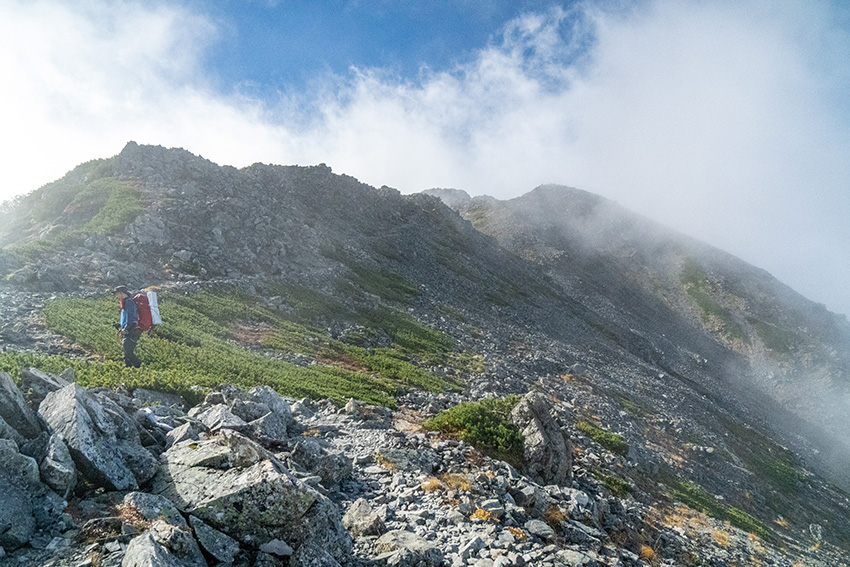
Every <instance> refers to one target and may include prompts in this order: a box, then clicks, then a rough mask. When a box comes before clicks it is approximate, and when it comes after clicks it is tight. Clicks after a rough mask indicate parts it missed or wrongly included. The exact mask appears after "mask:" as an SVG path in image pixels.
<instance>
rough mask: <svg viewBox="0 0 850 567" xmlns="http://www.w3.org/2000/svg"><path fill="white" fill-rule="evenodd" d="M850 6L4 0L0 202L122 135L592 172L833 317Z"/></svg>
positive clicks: (476, 180)
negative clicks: (774, 278) (821, 306)
mask: <svg viewBox="0 0 850 567" xmlns="http://www.w3.org/2000/svg"><path fill="white" fill-rule="evenodd" d="M848 61H850V4H848V3H846V2H840V1H836V2H827V1H821V2H812V1H810V0H786V1H783V2H774V1H772V0H637V1H633V2H629V1H626V0H610V1H595V2H594V1H577V2H565V1H533V2H518V1H504V0H498V1H492V2H478V1H471V0H457V1H455V2H447V1H442V2H428V1H424V0H423V1H418V2H417V1H390V0H386V1H379V0H375V1H363V0H357V1H349V2H346V1H336V2H318V1H313V2H307V1H294V0H293V1H286V0H279V1H274V0H265V1H261V0H256V1H251V0H238V1H237V0H219V1H215V2H213V1H200V0H183V1H170V2H165V1H156V0H153V1H152V0H74V1H71V0H4V2H2V3H0V76H2V77H3V89H0V123H2V125H3V128H0V155H2V156H3V159H4V164H3V165H4V167H3V177H2V178H0V179H2V182H0V200H3V199H6V198H9V197H12V196H14V195H16V194H21V193H25V192H28V191H32V190H34V189H36V188H37V187H39V186H40V185H42V184H44V183H46V182H49V181H51V180H53V179H56V178H58V177H60V176H61V175H63V174H64V173H65V172H66V171H68V170H69V169H71V168H73V167H74V166H75V165H77V164H79V163H81V162H83V161H87V160H90V159H93V158H98V157H109V156H111V155H114V154H116V153H117V152H119V151H120V150H121V148H122V147H123V145H124V144H125V143H126V142H127V141H129V140H134V141H136V142H139V143H149V144H160V145H163V146H177V147H184V148H186V149H188V150H190V151H192V152H194V153H196V154H200V155H203V156H204V157H207V158H209V159H211V160H213V161H215V162H217V163H220V164H229V165H235V166H245V165H249V164H251V163H254V162H257V161H261V162H266V163H279V164H314V163H322V162H323V163H327V164H328V165H330V166H331V167H332V168H333V169H334V171H336V172H338V173H346V174H349V175H353V176H355V177H357V178H359V179H360V180H362V181H364V182H366V183H369V184H372V185H375V186H381V185H389V186H393V187H396V188H398V189H399V190H401V191H402V192H406V193H407V192H414V191H420V190H423V189H427V188H431V187H456V188H461V189H465V190H467V191H468V192H470V193H472V194H491V195H494V196H496V197H499V198H510V197H515V196H518V195H521V194H523V193H525V192H527V191H529V190H531V189H533V188H534V187H535V186H537V185H539V184H541V183H560V184H564V185H570V186H574V187H579V188H581V189H586V190H589V191H593V192H595V193H598V194H601V195H603V196H605V197H608V198H610V199H613V200H615V201H617V202H619V203H621V204H622V205H624V206H626V207H628V208H631V209H633V210H635V211H637V212H640V213H642V214H644V215H646V216H648V217H650V218H653V219H655V220H658V221H660V222H662V223H664V224H667V225H669V226H671V227H673V228H676V229H678V230H681V231H683V232H685V233H688V234H690V235H692V236H695V237H697V238H700V239H702V240H705V241H707V242H709V243H711V244H714V245H715V246H718V247H720V248H723V249H725V250H727V251H729V252H731V253H733V254H736V255H738V256H740V257H742V258H743V259H745V260H747V261H749V262H751V263H753V264H756V265H757V266H760V267H762V268H765V269H767V270H768V271H770V272H771V273H773V274H774V275H776V276H777V277H779V278H780V279H781V280H782V281H784V282H786V283H788V284H789V285H791V286H792V287H794V288H795V289H797V290H798V291H800V292H801V293H803V294H804V295H806V296H808V297H810V298H812V299H814V300H815V301H818V302H821V303H824V304H826V305H827V306H828V307H829V308H830V309H832V310H834V311H839V312H842V313H845V314H850V222H848V220H847V219H848V218H850V159H848V156H850V105H848V103H847V101H848V100H850V64H848Z"/></svg>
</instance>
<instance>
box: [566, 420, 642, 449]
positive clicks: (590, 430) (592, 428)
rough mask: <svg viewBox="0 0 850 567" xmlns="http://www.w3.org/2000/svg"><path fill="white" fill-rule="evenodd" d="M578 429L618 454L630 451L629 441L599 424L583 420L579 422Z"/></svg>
mask: <svg viewBox="0 0 850 567" xmlns="http://www.w3.org/2000/svg"><path fill="white" fill-rule="evenodd" d="M576 429H578V430H579V431H581V432H582V433H584V434H585V435H587V436H588V437H590V438H591V439H593V440H594V441H596V442H597V443H599V444H600V445H602V446H603V447H605V448H606V449H608V450H609V451H611V452H612V453H614V454H616V455H625V454H626V453H628V452H629V444H628V442H627V441H626V440H625V439H624V438H623V436H622V435H620V434H618V433H612V432H610V431H605V430H604V429H602V428H601V427H599V426H598V425H595V424H593V423H590V422H589V421H581V422H579V423H577V424H576Z"/></svg>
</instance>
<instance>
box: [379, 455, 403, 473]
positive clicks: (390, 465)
mask: <svg viewBox="0 0 850 567" xmlns="http://www.w3.org/2000/svg"><path fill="white" fill-rule="evenodd" d="M375 463H376V464H378V465H379V466H382V467H384V468H385V469H387V470H388V471H395V470H396V469H397V468H398V467H396V464H395V463H394V462H392V461H390V460H389V459H387V458H386V457H385V456H383V455H375Z"/></svg>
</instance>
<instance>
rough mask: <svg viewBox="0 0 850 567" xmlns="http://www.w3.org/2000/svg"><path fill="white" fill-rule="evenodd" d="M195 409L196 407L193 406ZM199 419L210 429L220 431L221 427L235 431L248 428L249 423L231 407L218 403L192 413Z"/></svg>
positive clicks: (190, 413)
mask: <svg viewBox="0 0 850 567" xmlns="http://www.w3.org/2000/svg"><path fill="white" fill-rule="evenodd" d="M193 409H194V408H193ZM189 415H191V416H192V417H194V418H196V419H197V420H198V421H200V422H201V423H203V424H204V425H205V426H206V427H207V429H209V430H210V431H213V432H215V431H218V430H219V429H233V430H235V431H243V430H245V429H247V428H248V423H247V422H246V421H245V420H244V419H242V418H241V417H239V416H238V415H236V414H234V413H233V412H231V411H230V408H229V407H228V406H226V405H224V404H216V405H214V406H210V407H208V408H206V409H204V410H202V411H201V412H199V413H197V414H195V415H192V412H191V411H190V412H189Z"/></svg>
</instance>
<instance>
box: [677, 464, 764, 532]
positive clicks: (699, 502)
mask: <svg viewBox="0 0 850 567" xmlns="http://www.w3.org/2000/svg"><path fill="white" fill-rule="evenodd" d="M666 484H667V487H668V489H669V491H670V496H671V497H672V498H673V499H674V500H677V501H679V502H681V503H683V504H686V505H687V506H689V507H691V508H693V509H694V510H699V511H700V512H702V513H704V514H707V515H709V516H711V517H712V518H716V519H718V520H722V521H728V522H729V523H730V524H732V525H733V526H735V527H736V528H740V529H742V530H744V531H747V532H749V533H751V534H755V535H757V536H759V537H761V538H763V539H766V540H770V539H771V538H772V537H773V532H772V531H771V529H770V528H768V527H767V526H766V525H765V524H763V523H762V522H761V521H759V520H758V518H755V517H754V516H751V515H750V514H748V513H747V512H745V511H743V510H741V509H740V508H736V507H735V506H729V505H727V504H724V503H723V502H721V501H719V500H717V499H716V498H715V497H714V496H712V495H711V494H709V493H707V492H706V491H705V490H704V489H703V488H702V487H701V486H700V485H698V484H697V483H695V482H691V481H689V480H684V479H679V478H669V479H667V483H666Z"/></svg>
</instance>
